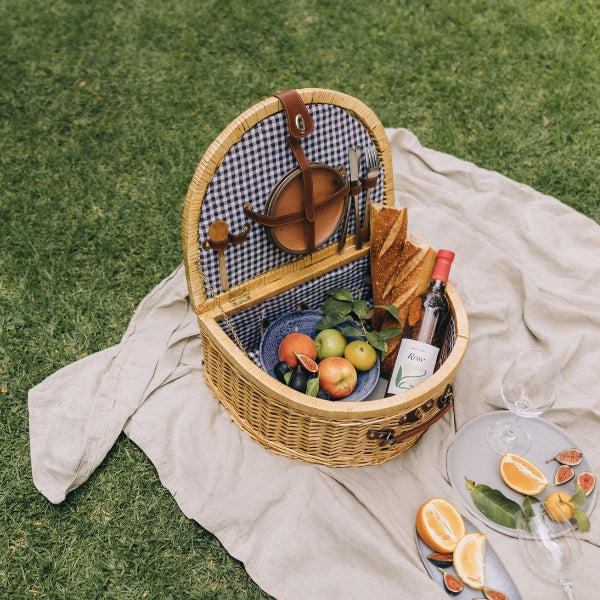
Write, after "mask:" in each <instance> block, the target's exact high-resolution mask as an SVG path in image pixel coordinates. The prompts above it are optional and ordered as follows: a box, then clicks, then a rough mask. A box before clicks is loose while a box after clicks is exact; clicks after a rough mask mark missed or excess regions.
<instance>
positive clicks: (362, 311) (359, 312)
mask: <svg viewBox="0 0 600 600" xmlns="http://www.w3.org/2000/svg"><path fill="white" fill-rule="evenodd" d="M353 310H354V313H355V314H356V316H357V317H358V318H359V319H364V318H365V316H366V315H367V313H368V312H369V305H368V304H367V303H366V302H365V301H364V300H357V301H356V302H355V303H354V306H353Z"/></svg>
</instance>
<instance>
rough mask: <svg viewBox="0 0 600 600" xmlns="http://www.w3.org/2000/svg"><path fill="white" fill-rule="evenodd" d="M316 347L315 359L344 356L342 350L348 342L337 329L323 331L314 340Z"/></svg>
mask: <svg viewBox="0 0 600 600" xmlns="http://www.w3.org/2000/svg"><path fill="white" fill-rule="evenodd" d="M315 344H316V345H317V358H318V359H319V360H323V359H324V358H331V357H332V356H344V350H345V349H346V346H347V344H348V342H346V338H345V337H344V336H343V335H342V333H341V332H340V331H338V330H337V329H323V331H320V332H319V334H318V335H317V337H316V338H315Z"/></svg>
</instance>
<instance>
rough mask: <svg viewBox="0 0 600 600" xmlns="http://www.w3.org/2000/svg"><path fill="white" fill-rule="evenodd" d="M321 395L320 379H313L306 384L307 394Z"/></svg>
mask: <svg viewBox="0 0 600 600" xmlns="http://www.w3.org/2000/svg"><path fill="white" fill-rule="evenodd" d="M318 393H319V378H318V377H312V378H311V379H309V380H308V382H307V383H306V394H308V395H309V396H316V395H317V394H318Z"/></svg>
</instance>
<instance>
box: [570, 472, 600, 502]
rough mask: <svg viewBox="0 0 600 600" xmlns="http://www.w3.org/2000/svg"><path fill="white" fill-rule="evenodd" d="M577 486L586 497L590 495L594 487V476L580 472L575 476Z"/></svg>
mask: <svg viewBox="0 0 600 600" xmlns="http://www.w3.org/2000/svg"><path fill="white" fill-rule="evenodd" d="M575 481H576V482H577V485H578V486H579V487H580V489H582V490H583V491H584V492H585V495H586V496H589V495H590V494H591V493H592V490H593V489H594V488H595V487H596V476H595V475H594V474H593V473H590V472H589V471H582V472H581V473H579V475H577V479H576V480H575Z"/></svg>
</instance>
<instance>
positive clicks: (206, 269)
mask: <svg viewBox="0 0 600 600" xmlns="http://www.w3.org/2000/svg"><path fill="white" fill-rule="evenodd" d="M297 91H298V93H299V95H300V97H301V98H302V100H303V101H304V103H305V104H306V106H307V108H308V110H309V112H310V113H311V116H312V118H313V120H314V122H315V130H314V131H313V133H311V134H310V136H307V138H305V139H304V140H303V141H302V145H303V148H304V150H305V153H306V156H307V158H308V159H309V160H310V161H311V162H320V163H324V164H327V165H330V166H332V167H337V166H338V165H341V166H343V167H344V168H345V169H346V170H347V169H348V156H347V150H348V148H349V147H350V146H356V145H360V146H362V147H363V148H364V147H367V146H368V145H372V146H374V147H375V148H376V150H377V152H378V154H379V157H380V161H381V166H382V176H381V177H380V178H379V182H378V185H377V187H376V188H374V189H373V191H372V199H373V200H374V201H376V202H377V201H378V202H385V203H386V204H390V205H393V203H394V184H393V168H392V157H391V150H390V145H389V141H388V138H387V135H386V132H385V129H384V127H383V125H382V124H381V122H380V121H379V119H378V117H377V116H376V115H375V113H374V112H373V111H372V110H371V109H370V108H369V107H368V106H366V105H365V104H364V103H363V102H361V101H360V100H358V99H356V98H354V97H352V96H349V95H347V94H344V93H341V92H337V91H332V90H326V89H319V88H307V89H300V90H297ZM286 135H287V124H286V119H285V113H284V107H283V104H282V103H281V101H280V100H279V99H278V98H277V97H276V96H272V97H269V98H267V99H265V100H263V101H261V102H259V103H257V104H255V105H254V106H252V107H251V108H249V109H248V110H246V111H245V112H243V113H242V114H241V115H239V116H238V117H237V118H236V119H235V120H234V121H232V122H231V123H230V124H229V125H228V126H227V127H226V128H225V129H224V130H223V131H222V133H221V134H220V135H219V136H218V137H217V138H216V139H215V140H214V142H213V143H212V144H211V145H210V146H209V148H208V149H207V150H206V152H205V154H204V156H203V157H202V159H201V161H200V163H199V165H198V167H197V169H196V172H195V173H194V176H193V178H192V181H191V183H190V186H189V189H188V192H187V196H186V200H185V207H184V213H183V229H182V235H183V250H184V262H185V267H186V274H187V279H188V286H189V290H190V298H191V303H192V307H193V309H194V311H195V312H196V313H198V314H201V313H203V312H205V311H207V310H209V309H211V308H214V306H215V303H218V304H219V305H220V306H225V305H227V304H228V303H231V302H233V303H235V302H236V299H238V298H241V297H244V296H246V295H248V294H252V292H253V290H257V289H259V288H261V287H263V286H266V285H269V284H271V283H272V282H274V281H280V280H281V279H282V278H283V277H285V276H286V275H288V274H289V273H291V272H296V273H297V272H300V271H302V269H303V268H305V267H307V266H310V265H314V264H315V263H319V264H321V263H322V264H323V268H324V269H326V268H327V265H328V264H329V263H331V264H334V263H336V260H333V259H334V257H336V254H337V249H336V247H337V241H338V239H339V237H340V232H339V231H336V232H335V233H334V234H333V236H332V237H331V239H330V241H329V242H328V243H327V244H326V245H324V246H323V247H321V248H318V249H317V250H315V251H314V252H312V253H311V254H309V255H304V256H301V257H299V258H298V257H297V256H293V255H290V254H286V253H285V252H283V251H281V250H280V249H278V248H277V247H276V246H274V245H273V243H272V241H271V240H270V239H269V236H268V235H267V232H266V231H265V228H263V227H262V226H261V225H257V224H256V223H250V222H248V220H247V218H246V216H245V214H244V212H243V205H244V203H245V202H249V203H251V204H252V207H253V209H254V210H257V211H262V210H263V209H264V205H265V202H266V200H267V197H268V194H269V192H270V190H271V189H272V188H273V187H274V186H275V185H276V183H277V182H278V181H279V180H280V179H281V177H283V176H284V175H285V174H286V173H287V172H289V170H290V168H292V167H294V166H295V165H296V163H295V159H294V157H293V155H292V153H291V151H290V149H289V147H288V146H287V145H286V141H285V138H286ZM363 171H364V170H363ZM363 201H364V195H363ZM360 210H361V211H362V216H363V217H364V205H363V206H361V209H360ZM216 220H222V221H224V222H225V223H227V226H228V229H229V231H230V232H231V233H232V235H233V236H237V235H241V234H242V233H244V232H247V238H246V240H245V241H243V242H241V243H239V244H237V243H236V244H233V243H232V244H229V245H227V248H226V249H225V250H224V251H223V252H221V253H220V254H221V256H219V252H217V251H215V250H212V249H205V247H204V246H203V242H204V241H205V240H206V239H207V238H208V228H209V226H210V225H211V223H214V221H216ZM248 230H249V232H248ZM353 234H354V228H353V222H352V220H351V222H350V228H349V236H348V244H347V246H346V250H345V251H344V253H343V254H344V260H348V261H350V260H353V259H354V258H355V257H356V256H359V255H364V254H365V253H366V252H368V244H367V245H366V246H364V247H363V249H362V250H360V251H358V250H356V249H354V247H353V246H352V242H353ZM336 258H339V256H337V257H336ZM220 261H221V262H220ZM223 264H225V269H226V273H227V278H228V283H229V289H223V285H222V279H221V278H220V269H222V268H223Z"/></svg>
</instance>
